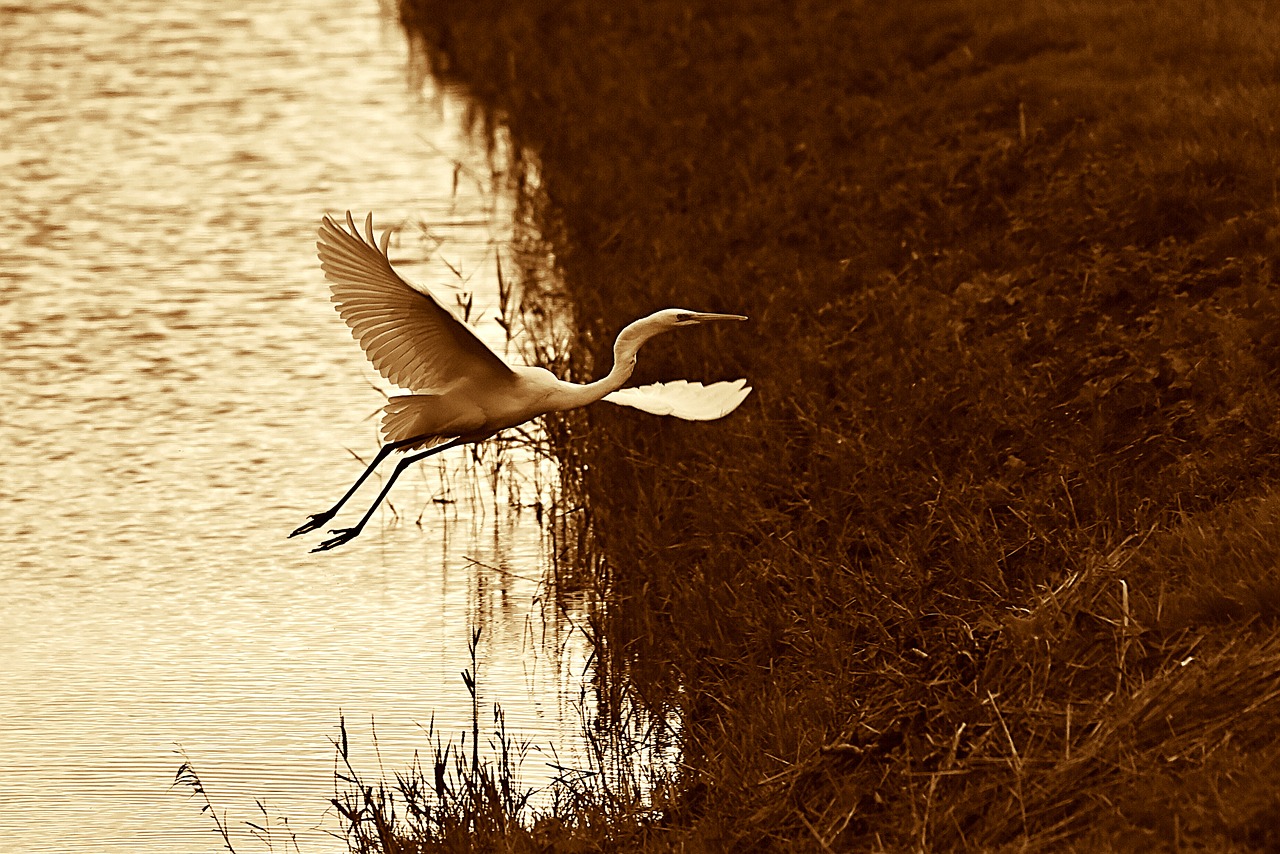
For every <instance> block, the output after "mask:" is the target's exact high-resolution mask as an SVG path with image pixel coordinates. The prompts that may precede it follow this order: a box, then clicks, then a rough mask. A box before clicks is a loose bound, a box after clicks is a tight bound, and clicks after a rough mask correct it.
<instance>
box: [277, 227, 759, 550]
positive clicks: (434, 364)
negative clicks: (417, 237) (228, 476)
mask: <svg viewBox="0 0 1280 854" xmlns="http://www.w3.org/2000/svg"><path fill="white" fill-rule="evenodd" d="M390 238H391V232H390V231H389V230H388V231H384V232H383V233H382V240H381V242H379V241H377V240H375V239H374V235H373V214H372V213H370V214H369V216H368V217H367V218H366V219H365V221H364V235H363V236H362V235H361V234H360V231H359V229H357V228H356V224H355V221H354V220H353V219H352V218H351V213H350V212H348V213H347V227H346V228H345V229H344V228H342V227H341V226H340V225H339V224H338V223H336V222H334V221H333V220H332V219H331V218H329V217H328V216H325V217H324V220H323V222H322V223H321V225H320V239H319V241H317V242H316V249H317V250H318V254H319V255H320V267H321V269H323V270H324V274H325V278H327V279H328V280H329V282H330V289H331V290H332V291H333V302H334V304H335V305H336V307H337V309H338V313H339V314H340V315H342V319H343V320H345V321H346V322H347V325H348V326H350V327H351V334H352V336H353V337H354V338H355V339H356V340H357V341H359V342H360V346H361V347H363V348H364V352H365V355H366V356H368V357H369V361H370V362H372V363H373V366H374V367H375V368H377V369H378V373H380V374H382V375H383V376H384V377H386V378H387V379H388V380H390V381H391V382H392V383H394V384H395V385H398V386H400V387H402V388H406V389H408V390H409V391H411V392H413V393H412V394H404V395H397V396H396V397H392V398H391V399H390V400H388V401H387V405H386V406H385V407H384V408H383V410H382V437H383V439H384V440H385V441H386V444H384V445H383V446H382V447H381V448H380V449H379V450H378V454H377V456H375V457H374V458H373V462H371V463H369V465H368V467H367V468H366V469H365V470H364V473H363V474H361V475H360V477H358V478H357V479H356V482H355V483H353V484H352V485H351V488H350V489H348V490H347V492H346V494H345V495H343V496H342V497H341V498H339V499H338V503H337V504H335V505H333V506H332V507H330V508H329V509H328V510H326V511H324V512H323V513H315V514H313V515H312V516H311V517H310V518H309V519H308V520H307V521H306V522H304V523H303V524H302V525H300V526H299V527H298V528H297V530H295V531H294V532H293V533H292V534H290V535H289V536H290V537H296V536H298V535H299V534H305V533H307V532H309V531H314V530H316V529H317V528H319V527H321V526H323V525H325V524H327V523H328V522H329V520H330V519H332V518H333V517H334V516H335V515H337V513H338V510H340V509H341V508H342V505H344V504H345V503H346V502H347V500H348V499H349V498H351V496H352V495H354V494H355V491H356V490H357V489H359V488H360V485H361V484H362V483H364V482H365V480H366V479H367V478H368V477H369V475H371V474H372V473H373V471H374V469H376V468H377V467H378V464H379V463H381V462H382V461H383V460H384V459H386V457H387V456H388V455H389V454H391V453H392V452H394V451H416V453H412V454H408V455H406V456H404V457H402V458H401V459H400V461H399V462H398V463H397V464H396V467H395V469H394V470H393V471H392V472H391V477H390V478H389V479H388V480H387V482H386V483H385V484H384V485H383V487H382V491H381V492H380V493H379V494H378V497H377V498H375V499H374V501H373V504H372V505H370V507H369V510H368V511H367V512H366V513H365V514H364V517H363V518H361V519H360V521H359V522H357V523H356V524H355V525H354V526H353V527H350V528H337V529H334V530H331V531H330V532H329V533H331V534H334V535H335V536H333V537H332V538H330V539H327V540H325V541H324V542H322V543H321V544H320V545H318V546H316V547H315V548H314V549H312V551H317V552H318V551H327V550H328V549H332V548H335V547H337V546H340V545H342V544H343V543H346V542H348V541H350V540H352V539H354V538H355V537H357V536H358V535H359V534H360V531H361V530H363V529H364V526H365V525H366V524H367V523H368V521H369V519H370V518H371V517H372V516H373V511H374V510H375V509H377V507H378V505H379V504H381V503H382V499H383V498H385V497H386V495H387V493H388V492H390V491H391V486H392V484H394V483H395V482H396V478H398V477H399V476H400V474H401V473H402V472H403V471H404V470H405V469H406V468H408V467H409V466H411V465H413V464H414V463H416V462H417V461H419V460H421V459H424V458H426V457H429V456H431V455H432V454H438V453H440V452H441V451H447V450H448V449H450V448H456V447H457V446H459V445H464V444H467V443H469V442H482V441H484V440H485V439H488V438H489V437H491V436H493V435H494V434H496V433H498V432H499V431H500V430H505V429H506V428H508V427H514V426H516V425H517V424H523V423H524V422H525V421H528V420H530V419H532V418H536V417H537V416H539V415H544V414H546V413H548V412H558V411H561V410H565V409H576V408H577V407H579V406H586V405H587V404H588V403H594V402H595V401H597V400H607V401H609V402H610V403H618V404H622V405H623V406H632V407H635V408H636V409H640V410H643V411H644V412H650V413H653V414H654V415H673V416H675V417H676V418H684V419H687V420H690V421H712V420H714V419H716V418H723V417H724V416H726V415H728V414H729V413H730V412H732V411H733V410H735V409H737V408H738V405H739V404H741V403H742V401H744V400H746V398H747V395H748V394H750V393H751V388H750V386H747V384H746V382H747V381H746V380H737V381H735V382H719V383H712V384H711V385H703V384H702V383H696V382H687V381H685V380H676V381H675V382H669V383H655V384H654V385H647V386H641V387H639V388H628V389H624V388H622V385H623V383H625V382H626V381H627V380H628V379H629V378H630V376H631V373H632V371H634V370H635V367H636V353H637V351H639V349H640V346H641V345H642V344H644V342H645V341H648V340H649V339H650V338H652V337H653V336H655V335H660V334H662V333H663V332H667V331H669V330H672V329H675V328H677V327H680V326H695V325H697V324H700V323H711V322H715V321H725V320H746V318H745V317H743V316H742V315H738V314H709V313H707V312H700V311H689V310H687V309H683V308H668V309H664V310H662V311H658V312H654V313H653V314H651V315H649V316H648V317H642V318H641V319H639V320H637V321H635V322H634V323H632V324H631V325H629V326H627V327H626V328H625V329H623V330H622V332H621V333H619V335H618V340H617V341H616V342H615V343H614V345H613V369H612V370H610V371H609V373H608V375H607V376H605V377H604V378H603V379H599V380H596V381H595V382H593V383H587V384H585V385H581V384H578V383H569V382H564V381H563V380H560V379H557V378H556V376H555V375H554V374H552V373H551V372H550V371H548V370H546V369H544V368H534V367H528V366H526V365H508V364H507V363H506V362H504V361H503V360H502V359H500V358H499V357H498V355H497V354H496V353H494V352H493V351H492V350H490V349H489V347H488V346H486V345H485V343H484V342H483V341H481V340H480V339H479V338H477V337H476V335H475V333H474V332H472V331H471V328H470V327H468V326H467V325H466V324H465V323H463V322H462V321H460V320H458V319H457V318H456V317H454V316H453V313H452V312H450V311H449V310H448V309H446V308H445V307H444V306H443V305H441V303H440V302H439V301H438V300H437V299H436V298H435V297H433V296H432V295H431V294H430V293H427V292H426V291H421V290H418V289H416V288H414V287H412V286H410V285H409V283H408V282H406V281H405V280H404V279H402V278H400V276H399V274H397V273H396V271H395V270H393V269H392V267H391V261H390V259H389V258H388V257H387V243H388V241H389V240H390Z"/></svg>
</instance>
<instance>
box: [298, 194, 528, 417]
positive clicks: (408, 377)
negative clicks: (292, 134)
mask: <svg viewBox="0 0 1280 854" xmlns="http://www.w3.org/2000/svg"><path fill="white" fill-rule="evenodd" d="M364 228H365V234H364V236H361V234H360V231H359V230H358V229H357V228H356V224H355V221H354V220H353V219H352V218H351V213H350V212H348V213H347V227H346V228H345V229H344V228H342V227H341V226H340V225H338V224H337V223H336V222H334V221H333V219H331V218H330V217H328V216H325V217H324V220H323V221H322V222H321V224H320V239H319V240H318V241H317V242H316V251H317V254H318V255H319V256H320V268H321V269H322V270H324V275H325V278H327V279H328V280H329V288H330V290H331V291H332V293H333V297H332V298H333V302H334V304H335V306H336V307H337V309H338V314H340V315H342V319H343V320H344V321H346V324H347V325H348V326H350V327H351V335H352V336H353V337H354V338H355V339H356V340H357V341H359V342H360V346H361V347H362V348H363V349H364V352H365V355H366V356H368V357H369V361H370V362H372V363H373V366H374V367H375V368H377V369H378V373H380V374H382V375H383V376H384V377H386V378H387V379H388V380H390V381H391V382H393V383H395V384H396V385H398V386H400V387H401V388H406V389H409V390H410V391H415V392H432V391H441V390H443V389H446V388H448V387H449V386H450V385H451V384H452V383H453V382H455V381H456V380H458V379H460V378H463V377H467V378H470V379H473V380H479V381H482V382H483V381H486V380H487V381H492V382H496V381H499V380H502V379H508V378H510V377H511V376H513V372H512V370H511V368H510V366H508V365H507V363H506V362H504V361H502V359H500V358H498V355H497V354H496V353H494V352H493V351H492V350H490V349H489V347H488V346H487V345H486V344H485V343H484V342H483V341H481V340H480V339H479V338H477V337H476V334H475V333H474V332H472V331H471V329H470V327H468V326H467V325H466V324H465V323H463V322H462V321H460V320H458V319H457V318H456V317H454V316H453V313H452V312H450V311H449V310H448V309H447V308H445V307H444V306H443V305H441V304H440V302H439V301H438V300H437V299H436V298H435V297H434V296H432V295H431V294H429V293H425V292H423V291H419V290H417V289H415V288H413V287H412V286H411V285H409V283H408V282H406V281H405V280H404V279H402V278H400V276H399V274H398V273H396V271H395V270H394V269H392V267H391V261H390V259H388V257H387V244H388V241H389V239H390V232H389V231H385V232H383V234H382V240H381V241H378V240H376V239H375V238H374V234H373V214H369V216H368V217H367V218H366V219H365V221H364Z"/></svg>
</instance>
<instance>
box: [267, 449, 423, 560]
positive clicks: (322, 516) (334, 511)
mask: <svg viewBox="0 0 1280 854" xmlns="http://www.w3.org/2000/svg"><path fill="white" fill-rule="evenodd" d="M425 438H426V437H425V436H417V437H414V438H412V439H404V440H403V441H400V442H390V443H388V444H386V445H383V446H382V447H381V448H379V449H378V455H377V456H376V457H374V458H373V462H371V463H369V465H368V466H367V467H366V468H365V470H364V474H362V475H360V477H358V478H356V482H355V483H353V484H351V488H350V489H348V490H347V494H346V495H344V496H342V497H341V498H339V499H338V503H337V504H335V505H333V506H332V507H330V508H329V509H328V510H326V511H324V512H323V513H313V514H311V516H310V517H309V518H308V519H307V521H306V522H303V523H302V524H301V525H299V526H298V527H297V529H295V530H294V532H293V533H292V534H290V535H289V536H290V537H296V536H298V535H299V534H305V533H307V532H309V531H314V530H315V529H316V528H319V527H321V526H322V525H325V524H327V523H328V522H329V520H330V519H332V518H333V517H334V516H336V515H338V511H339V510H341V509H342V505H344V504H346V503H347V499H349V498H350V497H351V496H353V495H355V494H356V490H357V489H359V488H360V484H362V483H364V482H365V481H366V480H368V479H369V475H371V474H373V470H374V469H376V468H377V467H378V463H380V462H382V461H383V460H385V459H386V458H387V455H388V454H390V453H391V452H392V451H397V450H399V449H400V448H403V447H406V446H407V445H413V444H415V443H417V442H421V441H422V440H423V439H425ZM432 450H435V449H434V448H433V449H432ZM440 450H443V447H441V449H440Z"/></svg>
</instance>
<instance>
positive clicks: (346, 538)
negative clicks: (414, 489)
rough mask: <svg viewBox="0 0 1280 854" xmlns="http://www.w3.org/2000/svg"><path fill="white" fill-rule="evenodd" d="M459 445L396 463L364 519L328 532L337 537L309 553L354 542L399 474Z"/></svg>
mask: <svg viewBox="0 0 1280 854" xmlns="http://www.w3.org/2000/svg"><path fill="white" fill-rule="evenodd" d="M461 444H463V440H462V439H454V440H453V441H452V442H449V443H447V444H444V445H438V446H436V447H434V448H429V449H428V450H425V451H421V452H419V453H416V454H410V455H409V456H407V457H405V458H404V459H402V460H401V461H400V462H398V463H396V467H395V470H394V471H392V472H391V477H389V478H387V482H386V483H385V484H383V486H382V491H381V492H379V493H378V497H377V498H375V499H373V504H371V505H369V509H368V511H366V512H365V514H364V517H363V518H361V519H360V521H359V522H357V523H356V524H355V526H354V527H351V528H335V529H334V530H332V531H330V532H329V533H331V534H337V536H335V537H331V538H329V539H327V540H325V541H324V542H323V543H321V544H320V545H318V546H316V547H315V548H314V549H312V550H311V551H313V552H327V551H328V550H329V549H333V548H337V547H338V546H340V545H342V544H343V543H347V542H350V541H351V540H354V539H355V538H356V537H358V536H360V532H361V531H363V530H364V526H365V525H366V524H368V522H369V520H370V519H372V518H373V511H375V510H377V509H378V505H379V504H381V503H382V499H384V498H386V497H387V493H388V492H390V491H391V487H392V485H393V484H394V483H395V482H396V478H398V477H400V473H401V472H403V471H404V470H405V469H407V468H408V467H409V466H411V465H413V464H414V463H416V462H417V461H418V460H422V459H426V458H427V457H429V456H431V455H432V454H438V453H440V452H441V451H447V450H449V449H450V448H456V447H457V446H458V445H461ZM345 500H346V499H345V498H344V499H343V501H345Z"/></svg>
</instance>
